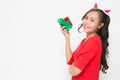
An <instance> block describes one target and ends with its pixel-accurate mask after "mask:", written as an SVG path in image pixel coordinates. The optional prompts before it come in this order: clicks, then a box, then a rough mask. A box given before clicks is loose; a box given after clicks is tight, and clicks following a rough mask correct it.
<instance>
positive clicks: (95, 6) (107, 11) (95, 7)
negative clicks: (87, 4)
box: [94, 3, 111, 13]
mask: <svg viewBox="0 0 120 80" xmlns="http://www.w3.org/2000/svg"><path fill="white" fill-rule="evenodd" d="M97 8H98V5H97V3H95V5H94V9H97ZM110 11H111V10H110V9H109V10H104V12H106V13H109V12H110Z"/></svg>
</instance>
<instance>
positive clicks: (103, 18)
mask: <svg viewBox="0 0 120 80" xmlns="http://www.w3.org/2000/svg"><path fill="white" fill-rule="evenodd" d="M91 11H96V12H98V13H99V19H100V23H104V25H103V27H102V28H100V29H99V30H98V31H97V34H98V35H99V36H100V38H101V40H102V56H101V62H100V64H101V66H100V69H101V71H102V72H103V73H106V71H105V70H107V69H108V68H109V66H108V64H107V56H108V54H109V51H108V46H109V42H108V38H109V30H108V29H109V23H110V17H109V16H108V15H107V14H106V13H104V11H102V10H101V9H90V10H89V11H88V12H86V13H85V15H84V16H83V17H82V20H83V19H84V18H85V16H86V15H87V14H88V13H89V12H91ZM81 27H82V24H81V26H80V27H79V28H78V31H79V32H80V28H81Z"/></svg>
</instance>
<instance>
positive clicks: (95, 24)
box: [82, 11, 100, 34]
mask: <svg viewBox="0 0 120 80" xmlns="http://www.w3.org/2000/svg"><path fill="white" fill-rule="evenodd" d="M99 22H100V20H99V13H98V12H97V11H91V12H89V13H88V14H87V15H86V16H85V17H84V18H83V20H82V24H83V26H82V27H83V31H84V32H85V33H87V34H89V33H96V31H97V29H98V28H99V27H100V23H99Z"/></svg>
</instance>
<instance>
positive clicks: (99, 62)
mask: <svg viewBox="0 0 120 80" xmlns="http://www.w3.org/2000/svg"><path fill="white" fill-rule="evenodd" d="M109 23H110V17H109V16H108V15H107V14H106V13H104V12H103V11H102V10H101V9H91V10H89V11H88V12H87V13H85V15H84V16H83V17H82V25H81V26H80V27H79V28H78V31H80V28H81V27H83V31H84V32H85V33H86V38H85V39H83V40H82V42H81V43H80V45H79V46H78V48H77V49H76V50H75V51H74V52H72V51H71V47H70V32H69V31H66V29H65V27H62V28H61V31H62V33H63V35H64V37H65V41H66V60H67V64H69V72H70V74H71V75H72V80H99V72H100V70H101V71H102V72H103V73H106V71H105V70H107V69H108V64H107V59H106V56H107V55H108V53H109V52H108V45H109V44H108V37H109V31H108V27H109Z"/></svg>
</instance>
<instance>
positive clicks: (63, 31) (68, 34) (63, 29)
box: [61, 27, 70, 39]
mask: <svg viewBox="0 0 120 80" xmlns="http://www.w3.org/2000/svg"><path fill="white" fill-rule="evenodd" d="M61 31H62V33H63V35H64V36H65V39H69V38H70V33H69V31H66V29H65V27H61Z"/></svg>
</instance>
